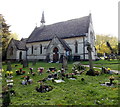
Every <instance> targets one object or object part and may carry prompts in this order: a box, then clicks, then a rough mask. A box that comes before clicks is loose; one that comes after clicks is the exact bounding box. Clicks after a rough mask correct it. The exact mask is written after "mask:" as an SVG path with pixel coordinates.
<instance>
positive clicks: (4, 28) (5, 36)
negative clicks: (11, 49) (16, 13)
mask: <svg viewBox="0 0 120 107" xmlns="http://www.w3.org/2000/svg"><path fill="white" fill-rule="evenodd" d="M0 24H1V27H2V29H1V35H0V36H1V37H2V59H3V60H4V59H5V57H6V48H7V45H8V41H9V35H10V31H9V27H10V26H9V25H7V24H6V22H5V19H4V17H3V16H2V14H0Z"/></svg>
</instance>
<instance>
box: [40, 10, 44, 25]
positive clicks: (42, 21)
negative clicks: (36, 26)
mask: <svg viewBox="0 0 120 107" xmlns="http://www.w3.org/2000/svg"><path fill="white" fill-rule="evenodd" d="M40 22H41V23H42V25H43V24H44V23H45V18H44V11H43V13H42V18H41V21H40Z"/></svg>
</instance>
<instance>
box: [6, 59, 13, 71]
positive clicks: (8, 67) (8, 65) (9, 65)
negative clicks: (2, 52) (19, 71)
mask: <svg viewBox="0 0 120 107" xmlns="http://www.w3.org/2000/svg"><path fill="white" fill-rule="evenodd" d="M11 70H12V67H11V62H10V61H8V62H7V71H11Z"/></svg>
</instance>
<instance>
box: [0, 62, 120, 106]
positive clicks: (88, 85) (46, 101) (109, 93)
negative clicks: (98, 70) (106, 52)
mask: <svg viewBox="0 0 120 107" xmlns="http://www.w3.org/2000/svg"><path fill="white" fill-rule="evenodd" d="M15 64H17V65H18V66H17V67H15ZM72 66H73V64H72V63H70V64H68V71H67V72H72V71H71V68H72ZM30 67H33V68H34V72H36V75H35V76H31V75H30V74H29V75H30V77H31V79H33V83H32V84H30V85H25V86H24V85H21V84H20V82H21V80H22V77H23V76H24V75H26V74H27V72H28V71H29V68H30ZM38 67H44V68H45V70H44V73H43V74H42V75H38V74H37V71H36V70H37V68H38ZM49 67H56V68H57V69H60V67H61V64H59V63H45V62H37V64H36V65H35V66H32V63H29V68H24V69H23V70H25V71H26V74H24V75H20V76H16V74H15V70H16V69H19V68H22V65H21V64H19V63H13V64H12V68H13V69H12V71H13V72H14V74H13V76H14V77H13V80H14V87H13V89H14V90H15V92H16V95H13V96H11V103H10V105H11V106H14V105H33V106H34V105H117V104H118V101H119V98H118V85H115V86H114V87H106V86H101V85H100V84H102V83H104V82H109V76H111V75H110V74H102V75H100V76H88V75H85V73H86V71H87V70H88V68H86V71H85V72H84V73H83V74H82V75H77V76H76V77H77V79H76V80H69V79H65V82H63V83H53V82H52V81H46V82H45V84H47V85H51V86H52V87H53V90H52V91H50V92H46V93H39V92H37V91H36V90H35V87H36V86H39V83H37V81H38V80H40V79H43V78H44V77H47V76H48V73H46V72H45V71H46V70H47V69H48V68H49ZM3 69H6V65H3ZM4 73H5V71H4V72H3V80H2V85H3V86H4V85H6V82H5V80H6V79H5V78H4ZM113 76H114V77H115V79H116V80H115V82H116V83H118V79H119V77H120V75H113ZM81 78H84V79H85V81H81Z"/></svg>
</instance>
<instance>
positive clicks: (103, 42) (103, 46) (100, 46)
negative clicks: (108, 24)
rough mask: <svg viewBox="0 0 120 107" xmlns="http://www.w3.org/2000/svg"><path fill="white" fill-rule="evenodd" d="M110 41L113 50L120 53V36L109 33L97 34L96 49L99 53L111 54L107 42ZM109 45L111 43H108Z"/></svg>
mask: <svg viewBox="0 0 120 107" xmlns="http://www.w3.org/2000/svg"><path fill="white" fill-rule="evenodd" d="M108 43H110V45H111V48H112V51H113V52H114V53H118V38H117V37H113V36H109V35H96V49H97V53H98V55H99V54H100V55H103V54H104V53H107V54H111V50H110V48H109V47H108V46H107V44H108ZM108 45H109V44H108Z"/></svg>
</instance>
